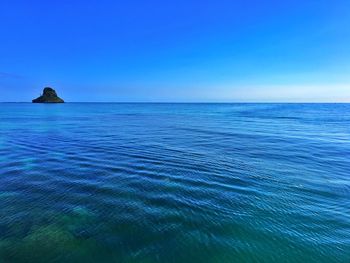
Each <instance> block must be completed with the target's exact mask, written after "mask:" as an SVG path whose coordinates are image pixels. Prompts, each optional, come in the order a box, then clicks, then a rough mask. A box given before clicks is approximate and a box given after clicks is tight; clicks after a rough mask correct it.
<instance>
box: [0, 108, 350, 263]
mask: <svg viewBox="0 0 350 263" xmlns="http://www.w3.org/2000/svg"><path fill="white" fill-rule="evenodd" d="M0 262H1V263H17V262H21V263H41V262H43V263H51V262H54V263H61V262H62V263H63V262H64V263H80V262H82V263H83V262H84V263H92V262H94V263H95V262H96V263H105V262H106V263H107V262H121V263H124V262H125V263H157V262H159V263H160V262H161V263H168V262H169V263H186V262H191V263H197V262H198V263H206V262H208V263H209V262H215V263H226V262H227V263H231V262H233V263H234V262H243V263H253V262H257V263H260V262H263V263H265V262H266V263H273V262H281V263H288V262H290V263H294V262H295V263H296V262H307V263H312V262H315V263H322V262H324V263H332V262H339V263H349V262H350V104H249V103H248V104H244V103H242V104H239V103H237V104H229V103H227V104H200V103H197V104H190V103H189V104H181V103H173V104H171V103H154V104H152V103H65V104H30V103H1V104H0Z"/></svg>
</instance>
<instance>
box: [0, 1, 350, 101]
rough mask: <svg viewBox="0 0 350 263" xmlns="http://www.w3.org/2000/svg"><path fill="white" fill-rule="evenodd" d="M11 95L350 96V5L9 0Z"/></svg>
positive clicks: (6, 36) (5, 65)
mask: <svg viewBox="0 0 350 263" xmlns="http://www.w3.org/2000/svg"><path fill="white" fill-rule="evenodd" d="M0 25H1V26H0V40H1V41H0V101H31V99H33V98H34V97H37V96H38V95H39V94H40V92H41V90H42V88H43V87H44V86H51V87H53V88H55V89H56V90H57V92H58V93H59V95H60V96H61V97H62V98H64V99H65V100H66V101H108V102H110V101H145V102H149V101H151V102H169V101H170V102H171V101H173V102H180V101H183V102H205V101H207V102H236V101H238V102H244V101H247V102H255V101H259V102H270V101H272V102H274V101H286V102H293V101H295V102H299V101H309V102H318V101H322V102H333V101H336V102H338V101H347V102H350V1H349V0H327V1H326V0H324V1H323V0H317V1H316V0H293V1H292V0H283V1H282V0H265V1H261V0H244V1H243V0H241V1H234V0H230V1H228V0H227V1H222V0H216V1H214V0H212V1H205V0H200V1H199V0H198V1H194V0H192V1H191V0H186V1H185V0H177V1H160V0H147V1H146V0H144V1H137V0H128V1H118V0H115V1H106V0H99V1H88V0H85V1H78V0H75V1H68V0H61V1H35V0H32V1H16V0H0Z"/></svg>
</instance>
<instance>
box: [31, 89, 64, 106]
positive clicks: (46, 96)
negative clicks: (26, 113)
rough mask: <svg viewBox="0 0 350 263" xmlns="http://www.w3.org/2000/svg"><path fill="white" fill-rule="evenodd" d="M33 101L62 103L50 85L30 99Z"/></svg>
mask: <svg viewBox="0 0 350 263" xmlns="http://www.w3.org/2000/svg"><path fill="white" fill-rule="evenodd" d="M32 102H33V103H64V100H62V99H61V98H60V97H58V96H57V93H56V91H55V90H54V89H52V88H50V87H46V88H44V91H43V94H42V95H41V96H40V97H38V98H36V99H34V100H32Z"/></svg>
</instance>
